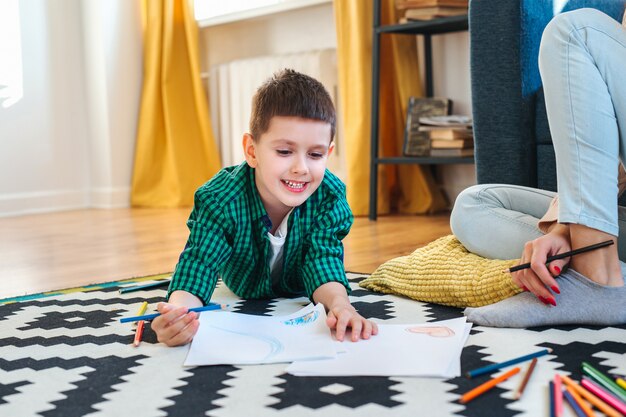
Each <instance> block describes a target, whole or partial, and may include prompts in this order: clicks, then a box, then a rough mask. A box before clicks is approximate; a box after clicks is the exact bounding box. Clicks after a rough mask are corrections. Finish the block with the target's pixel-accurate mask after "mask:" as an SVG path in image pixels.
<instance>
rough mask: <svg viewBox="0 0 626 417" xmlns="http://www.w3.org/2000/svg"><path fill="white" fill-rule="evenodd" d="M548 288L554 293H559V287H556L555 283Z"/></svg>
mask: <svg viewBox="0 0 626 417" xmlns="http://www.w3.org/2000/svg"><path fill="white" fill-rule="evenodd" d="M550 288H552V291H554V292H555V293H557V294H561V291H560V290H559V287H557V286H556V285H553V286H551V287H550Z"/></svg>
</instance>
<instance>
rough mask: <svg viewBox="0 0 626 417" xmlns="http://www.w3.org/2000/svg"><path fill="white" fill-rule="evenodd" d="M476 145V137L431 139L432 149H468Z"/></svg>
mask: <svg viewBox="0 0 626 417" xmlns="http://www.w3.org/2000/svg"><path fill="white" fill-rule="evenodd" d="M473 147H474V139H471V138H468V139H432V138H431V139H430V148H431V149H467V148H473Z"/></svg>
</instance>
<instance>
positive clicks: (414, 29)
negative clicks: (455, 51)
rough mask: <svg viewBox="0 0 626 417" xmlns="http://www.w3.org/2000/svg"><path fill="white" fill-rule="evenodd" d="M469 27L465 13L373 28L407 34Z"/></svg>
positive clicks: (435, 32)
mask: <svg viewBox="0 0 626 417" xmlns="http://www.w3.org/2000/svg"><path fill="white" fill-rule="evenodd" d="M468 27H469V24H468V18H467V15H466V14H464V15H459V16H449V17H442V18H439V19H433V20H414V21H411V22H407V23H402V24H398V25H386V26H379V27H376V28H374V31H375V32H376V33H400V34H407V35H424V34H430V35H436V34H439V33H451V32H461V31H465V30H467V29H468Z"/></svg>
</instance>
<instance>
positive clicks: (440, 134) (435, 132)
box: [419, 126, 474, 139]
mask: <svg viewBox="0 0 626 417" xmlns="http://www.w3.org/2000/svg"><path fill="white" fill-rule="evenodd" d="M419 130H420V132H428V133H429V135H430V138H431V139H471V138H473V137H474V133H473V132H472V130H471V129H468V128H465V127H460V128H454V127H440V126H420V127H419Z"/></svg>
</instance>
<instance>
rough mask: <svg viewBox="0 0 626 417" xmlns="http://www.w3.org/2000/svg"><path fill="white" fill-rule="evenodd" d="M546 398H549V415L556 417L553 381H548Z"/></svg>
mask: <svg viewBox="0 0 626 417" xmlns="http://www.w3.org/2000/svg"><path fill="white" fill-rule="evenodd" d="M548 398H550V417H556V404H555V403H554V382H553V381H550V382H549V383H548Z"/></svg>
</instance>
